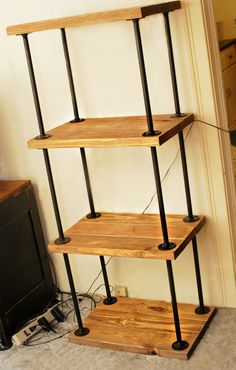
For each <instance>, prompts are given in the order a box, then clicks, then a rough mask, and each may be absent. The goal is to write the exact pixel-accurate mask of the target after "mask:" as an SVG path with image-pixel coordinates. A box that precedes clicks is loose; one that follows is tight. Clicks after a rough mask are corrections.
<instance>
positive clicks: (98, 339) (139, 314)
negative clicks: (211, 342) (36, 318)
mask: <svg viewBox="0 0 236 370" xmlns="http://www.w3.org/2000/svg"><path fill="white" fill-rule="evenodd" d="M178 308H179V317H180V325H181V331H182V338H183V340H185V341H187V342H188V343H189V347H188V348H187V349H185V350H184V351H175V350H173V349H172V347H171V345H172V343H173V342H174V341H175V340H176V337H175V330H174V324H173V313H172V306H171V304H170V303H166V302H159V301H151V300H141V299H134V298H118V301H117V303H115V304H113V305H110V306H107V305H104V304H103V303H100V304H99V305H98V306H97V307H96V308H95V310H94V311H92V312H91V313H90V315H89V316H88V317H87V318H86V319H85V321H84V326H85V327H88V328H89V329H90V333H89V334H88V335H86V336H84V337H77V336H75V334H74V332H73V333H71V334H70V336H69V341H70V342H71V343H75V344H83V345H89V346H95V347H101V348H108V349H113V350H121V351H128V352H136V353H142V354H145V355H148V354H152V355H153V354H156V355H158V356H161V357H171V358H178V359H185V360H187V359H188V358H189V357H190V356H191V354H192V353H193V351H194V349H195V348H196V346H197V344H198V343H199V341H200V339H201V337H202V336H203V334H204V332H205V330H206V329H207V326H208V325H209V323H210V321H211V320H212V318H213V317H214V315H215V312H216V309H215V308H214V307H211V309H210V312H209V313H208V314H206V315H197V314H196V313H195V312H194V310H195V308H196V306H194V305H191V304H178Z"/></svg>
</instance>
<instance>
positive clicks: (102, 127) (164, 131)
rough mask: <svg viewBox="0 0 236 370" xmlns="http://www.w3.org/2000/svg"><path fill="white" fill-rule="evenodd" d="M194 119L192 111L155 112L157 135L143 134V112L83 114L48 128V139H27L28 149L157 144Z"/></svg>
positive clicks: (145, 122) (148, 145)
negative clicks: (182, 113) (75, 120)
mask: <svg viewBox="0 0 236 370" xmlns="http://www.w3.org/2000/svg"><path fill="white" fill-rule="evenodd" d="M193 121H194V116H193V114H186V116H184V117H172V116H171V115H167V114H165V115H164V114H163V115H154V116H153V124H154V129H155V130H158V131H160V132H161V134H160V135H158V136H146V137H144V136H142V134H143V133H144V132H145V131H147V120H146V116H131V117H106V118H86V119H85V120H84V121H82V122H78V123H71V122H68V123H64V124H62V125H60V126H58V127H55V128H54V129H52V130H50V131H48V132H47V133H48V134H49V135H50V137H49V138H47V139H40V140H38V139H37V138H35V139H31V140H29V141H28V147H29V148H31V149H47V148H48V149H49V148H115V147H130V146H144V147H151V146H160V145H162V144H164V143H165V142H166V141H168V140H170V139H171V138H172V137H173V136H175V135H176V134H178V133H179V132H180V131H182V130H183V129H184V128H185V127H186V126H187V125H189V124H190V123H192V122H193Z"/></svg>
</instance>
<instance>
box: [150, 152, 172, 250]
mask: <svg viewBox="0 0 236 370" xmlns="http://www.w3.org/2000/svg"><path fill="white" fill-rule="evenodd" d="M151 155H152V164H153V170H154V177H155V182H156V189H157V198H158V204H159V210H160V219H161V227H162V235H163V240H164V243H162V244H160V245H159V246H158V248H159V249H161V250H169V249H172V248H174V247H175V246H176V245H175V244H174V243H170V242H169V237H168V230H167V223H166V215H165V207H164V201H163V195H162V188H161V178H160V172H159V166H158V159H157V151H156V147H151Z"/></svg>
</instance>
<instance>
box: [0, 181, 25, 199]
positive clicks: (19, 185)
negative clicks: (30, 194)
mask: <svg viewBox="0 0 236 370" xmlns="http://www.w3.org/2000/svg"><path fill="white" fill-rule="evenodd" d="M28 186H30V181H29V180H6V181H3V180H1V181H0V202H2V201H3V200H5V199H7V198H9V197H11V196H17V194H19V193H20V192H21V190H22V189H24V188H26V187H28Z"/></svg>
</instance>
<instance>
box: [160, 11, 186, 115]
mask: <svg viewBox="0 0 236 370" xmlns="http://www.w3.org/2000/svg"><path fill="white" fill-rule="evenodd" d="M163 16H164V21H165V31H166V40H167V47H168V56H169V63H170V73H171V81H172V89H173V96H174V103H175V115H174V117H184V116H186V114H184V113H181V110H180V103H179V93H178V85H177V78H176V71H175V60H174V52H173V46H172V38H171V31H170V20H169V13H163Z"/></svg>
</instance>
